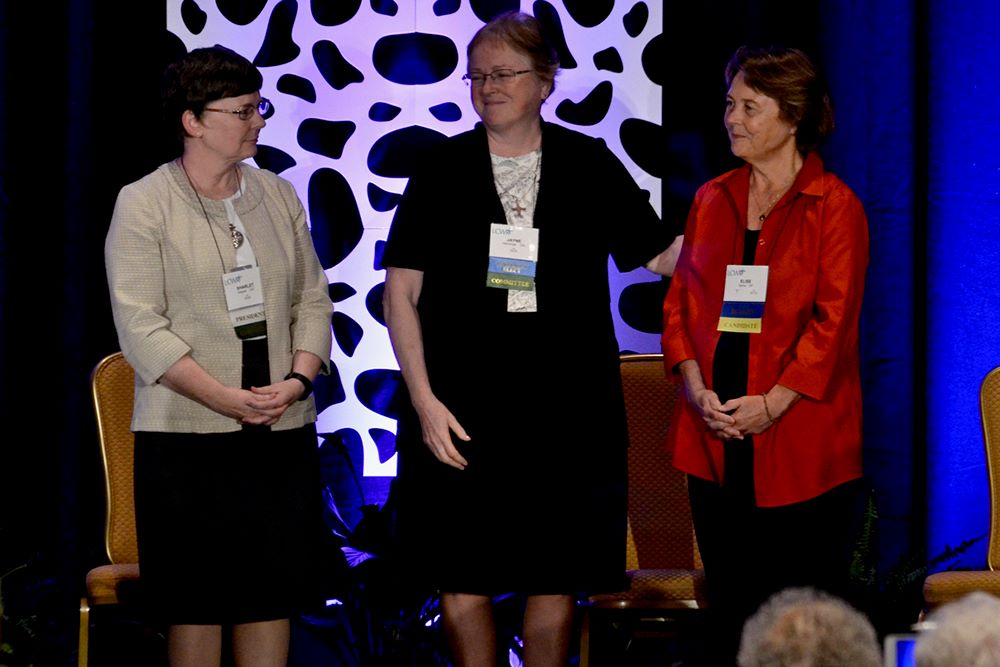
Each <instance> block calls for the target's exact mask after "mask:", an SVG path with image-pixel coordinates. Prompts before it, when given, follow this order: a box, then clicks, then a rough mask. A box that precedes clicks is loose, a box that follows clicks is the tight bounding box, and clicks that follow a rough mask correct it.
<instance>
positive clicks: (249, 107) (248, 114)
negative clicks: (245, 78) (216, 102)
mask: <svg viewBox="0 0 1000 667" xmlns="http://www.w3.org/2000/svg"><path fill="white" fill-rule="evenodd" d="M204 110H205V111H216V112H218V113H231V114H233V115H234V116H236V117H237V118H239V119H240V120H250V119H251V118H252V117H253V115H254V113H259V114H260V115H261V116H262V117H264V118H265V119H266V118H270V116H271V112H272V111H273V110H274V106H272V104H271V100H269V99H267V98H266V97H262V98H260V102H258V103H257V104H244V105H243V106H241V107H240V108H239V109H210V108H208V107H205V109H204Z"/></svg>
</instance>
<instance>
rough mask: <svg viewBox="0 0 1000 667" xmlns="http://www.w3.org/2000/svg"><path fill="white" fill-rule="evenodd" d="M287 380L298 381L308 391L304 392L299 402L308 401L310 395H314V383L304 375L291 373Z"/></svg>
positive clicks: (286, 377)
mask: <svg viewBox="0 0 1000 667" xmlns="http://www.w3.org/2000/svg"><path fill="white" fill-rule="evenodd" d="M285 379H286V380H298V381H299V382H301V383H302V386H303V387H305V388H306V390H305V391H303V392H302V395H301V396H299V400H300V401H304V400H306V399H307V398H309V394H311V393H313V383H312V380H310V379H309V378H307V377H306V376H305V375H303V374H302V373H296V372H295V371H292V372H291V373H289V374H288V375H286V376H285Z"/></svg>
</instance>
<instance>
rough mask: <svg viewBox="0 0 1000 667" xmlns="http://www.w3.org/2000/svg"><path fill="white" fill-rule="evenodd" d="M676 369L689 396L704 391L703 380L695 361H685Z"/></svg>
mask: <svg viewBox="0 0 1000 667" xmlns="http://www.w3.org/2000/svg"><path fill="white" fill-rule="evenodd" d="M677 367H678V370H680V373H681V378H682V379H683V380H684V387H685V388H686V389H687V392H688V395H689V396H692V395H694V394H695V393H697V392H699V391H702V390H703V389H705V379H704V378H703V377H702V375H701V368H699V367H698V362H697V361H695V360H694V359H685V360H684V361H682V362H681V363H679V364H678V365H677Z"/></svg>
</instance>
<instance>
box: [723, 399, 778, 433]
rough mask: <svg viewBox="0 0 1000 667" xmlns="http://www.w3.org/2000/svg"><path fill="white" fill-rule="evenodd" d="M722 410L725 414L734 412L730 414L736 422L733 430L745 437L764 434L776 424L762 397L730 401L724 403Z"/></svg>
mask: <svg viewBox="0 0 1000 667" xmlns="http://www.w3.org/2000/svg"><path fill="white" fill-rule="evenodd" d="M722 410H723V411H724V412H730V411H734V412H731V413H730V414H731V416H732V417H733V419H734V420H736V421H734V422H733V428H736V429H737V430H738V431H739V432H740V433H742V434H744V435H747V434H750V435H755V434H757V433H763V432H764V431H766V430H767V429H768V427H770V426H771V424H772V423H774V422H772V421H771V419H770V418H769V417H768V416H767V410H766V409H765V407H764V397H763V396H760V395H757V396H740V397H739V398H733V399H730V400H728V401H726V402H725V403H723V405H722Z"/></svg>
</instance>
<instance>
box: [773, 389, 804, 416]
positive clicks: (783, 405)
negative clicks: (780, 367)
mask: <svg viewBox="0 0 1000 667" xmlns="http://www.w3.org/2000/svg"><path fill="white" fill-rule="evenodd" d="M801 398H802V394H800V393H799V392H797V391H795V390H794V389H789V388H788V387H786V386H784V385H782V384H776V385H774V386H773V387H771V389H770V390H769V391H767V392H765V393H764V405H765V406H766V408H767V413H768V414H767V417H768V419H770V420H771V421H777V420H778V419H780V418H781V417H782V415H784V414H785V413H786V412H788V411H789V410H791V408H792V406H793V405H795V404H796V403H798V402H799V399H801Z"/></svg>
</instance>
